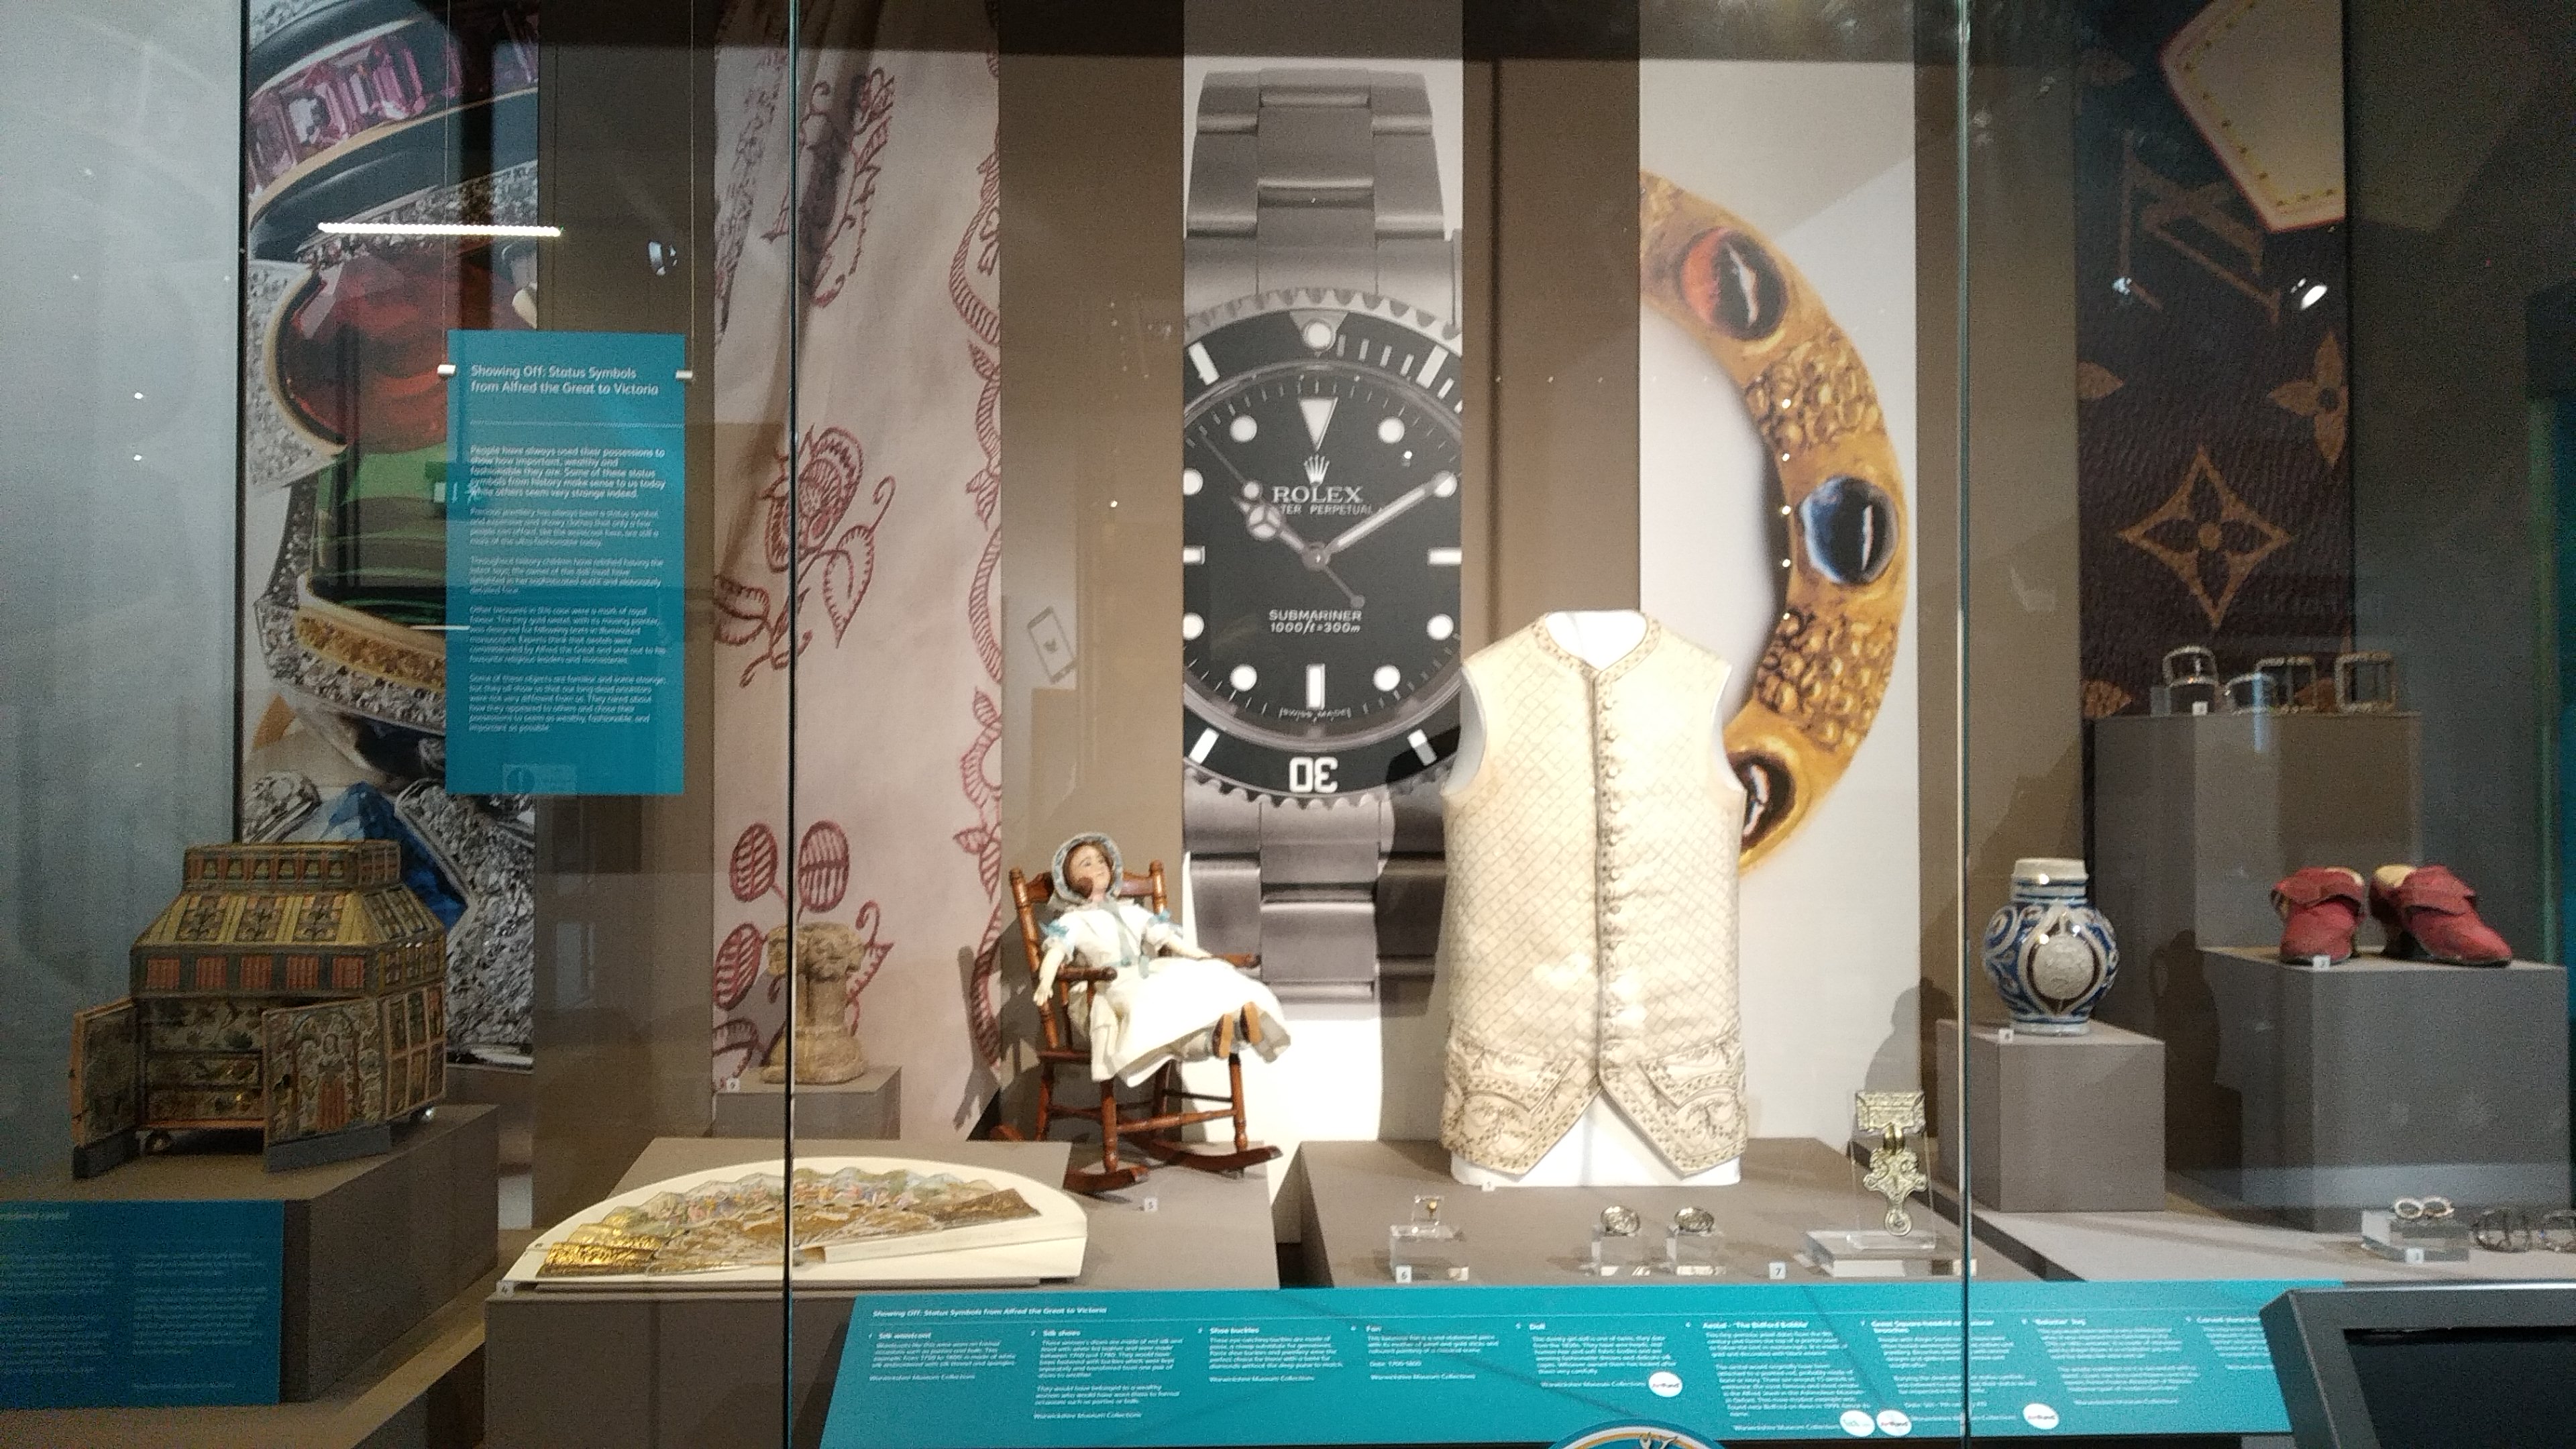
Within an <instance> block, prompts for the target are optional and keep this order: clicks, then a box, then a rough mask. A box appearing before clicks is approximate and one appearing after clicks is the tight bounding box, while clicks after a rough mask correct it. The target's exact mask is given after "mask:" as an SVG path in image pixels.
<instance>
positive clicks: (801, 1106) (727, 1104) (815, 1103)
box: [707, 1067, 903, 1141]
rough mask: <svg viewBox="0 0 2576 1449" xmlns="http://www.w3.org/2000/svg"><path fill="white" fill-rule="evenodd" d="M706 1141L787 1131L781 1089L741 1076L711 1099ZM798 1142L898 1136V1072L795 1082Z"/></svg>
mask: <svg viewBox="0 0 2576 1449" xmlns="http://www.w3.org/2000/svg"><path fill="white" fill-rule="evenodd" d="M715 1108H716V1110H715V1127H714V1128H713V1130H711V1131H709V1132H708V1134H707V1135H708V1136H710V1137H771V1138H775V1137H780V1136H782V1135H783V1134H784V1133H785V1132H786V1130H787V1088H786V1087H784V1086H782V1085H779V1084H776V1083H771V1082H764V1081H761V1080H760V1079H759V1078H758V1077H756V1076H751V1077H745V1078H744V1079H743V1080H742V1081H741V1082H740V1083H739V1084H737V1085H736V1087H735V1088H734V1090H732V1091H730V1092H718V1093H716V1096H715ZM796 1135H797V1136H798V1137H853V1138H863V1139H867V1140H870V1141H875V1140H880V1139H892V1138H896V1137H900V1136H902V1135H903V1068H901V1067H871V1068H869V1069H868V1071H867V1072H866V1073H865V1074H863V1075H862V1076H860V1078H859V1079H858V1080H857V1081H854V1082H832V1083H829V1084H818V1083H814V1082H805V1083H800V1084H799V1085H798V1086H797V1088H796Z"/></svg>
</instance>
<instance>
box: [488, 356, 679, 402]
mask: <svg viewBox="0 0 2576 1449" xmlns="http://www.w3.org/2000/svg"><path fill="white" fill-rule="evenodd" d="M636 376H637V373H636V371H635V369H634V368H631V367H554V366H540V365H534V364H531V365H528V366H523V367H497V366H494V365H492V364H490V363H482V362H477V363H474V364H472V365H471V366H469V367H468V368H467V369H466V376H465V386H466V389H467V390H468V391H470V392H493V393H502V392H525V393H566V394H592V395H596V394H603V393H604V394H606V395H608V396H611V397H660V396H661V395H662V385H661V384H660V383H658V382H637V381H636V380H635V379H636Z"/></svg>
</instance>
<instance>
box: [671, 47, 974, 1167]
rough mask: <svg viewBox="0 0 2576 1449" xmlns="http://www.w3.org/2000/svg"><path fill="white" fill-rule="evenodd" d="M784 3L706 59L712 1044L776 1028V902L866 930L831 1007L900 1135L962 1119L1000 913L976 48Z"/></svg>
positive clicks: (950, 1127)
mask: <svg viewBox="0 0 2576 1449" xmlns="http://www.w3.org/2000/svg"><path fill="white" fill-rule="evenodd" d="M934 8H936V9H939V10H941V11H943V12H944V13H943V14H942V15H941V17H940V22H941V28H940V31H939V32H938V34H937V35H936V36H934V35H933V33H932V31H931V30H930V28H929V27H930V24H931V16H930V14H929V12H930V11H931V10H932V9H934ZM802 9H803V13H804V17H805V25H806V34H805V36H804V43H803V45H802V46H801V47H800V48H799V50H798V54H797V56H796V65H795V68H794V73H793V74H790V73H789V64H788V55H787V50H786V47H785V25H786V18H785V12H786V6H785V4H784V3H783V0H738V3H736V4H735V5H734V6H733V7H732V9H731V10H730V11H729V12H728V14H727V16H726V18H725V22H724V29H723V32H722V34H721V35H720V37H719V43H720V47H721V48H720V49H719V51H718V59H717V68H716V85H717V96H716V107H717V137H716V157H717V163H716V165H717V187H718V193H717V198H716V204H717V206H718V208H719V210H718V214H717V218H716V225H715V242H716V255H715V258H714V267H715V273H716V326H717V338H716V351H715V384H716V421H717V469H716V479H715V489H716V495H715V506H716V518H717V530H718V531H717V539H716V569H717V576H716V579H715V581H714V589H715V600H716V608H717V628H716V639H717V648H716V662H715V671H716V680H715V682H716V704H715V718H714V729H715V759H716V764H715V812H716V841H717V848H718V850H719V851H720V852H722V853H723V858H722V859H721V860H720V861H719V862H718V863H717V869H716V871H715V882H716V884H715V891H716V912H715V939H714V940H713V942H712V943H711V945H712V949H713V963H712V967H713V969H712V973H711V984H712V1003H713V1008H714V1042H713V1057H712V1062H711V1068H712V1073H713V1079H714V1081H715V1083H716V1084H717V1085H718V1086H719V1087H721V1086H722V1085H723V1083H724V1082H725V1081H726V1080H727V1079H729V1078H731V1077H734V1076H736V1075H737V1074H740V1073H743V1072H745V1071H747V1070H750V1069H754V1068H756V1067H757V1065H758V1063H759V1061H760V1060H761V1058H762V1056H763V1055H764V1054H765V1053H766V1052H767V1050H768V1049H769V1046H770V1045H771V1044H772V1043H773V1042H774V1041H775V1040H776V1039H777V1036H778V1033H779V1031H780V1029H781V1027H782V1026H783V1025H784V1023H785V1019H786V1017H785V1000H784V993H783V991H782V990H780V989H779V983H778V982H776V981H775V980H774V979H773V978H765V977H763V976H762V975H761V974H760V957H761V951H760V943H761V941H762V939H763V938H764V937H765V936H766V935H767V933H768V932H769V931H770V930H771V929H772V928H773V927H776V926H780V925H783V924H784V923H785V922H786V920H787V918H788V914H789V910H790V902H791V901H793V903H794V907H795V909H796V911H797V912H798V919H800V920H802V921H820V920H831V921H838V922H846V923H848V924H850V925H852V926H853V927H854V928H855V929H856V930H857V932H858V934H859V938H860V940H861V941H862V942H863V943H865V948H866V951H867V961H868V963H869V967H868V970H867V971H866V972H865V973H863V975H864V979H865V989H864V990H862V991H858V992H856V993H854V995H853V997H852V1002H853V1015H854V1016H855V1017H856V1019H857V1025H858V1030H859V1035H860V1041H861V1044H862V1045H863V1046H864V1048H865V1049H866V1051H867V1054H868V1058H869V1060H870V1062H871V1063H872V1064H873V1065H878V1066H895V1067H900V1068H901V1069H902V1072H903V1084H902V1095H903V1130H904V1132H905V1134H906V1135H926V1136H927V1135H938V1134H942V1133H962V1131H963V1130H964V1128H965V1127H966V1126H967V1125H969V1124H971V1123H972V1122H973V1120H974V1117H975V1114H976V1112H977V1110H978V1109H980V1107H981V1105H982V1100H983V1097H984V1095H985V1094H986V1092H987V1091H988V1090H989V1088H988V1086H987V1085H986V1084H987V1083H989V1081H990V1080H991V1076H990V1072H989V1069H988V1068H987V1066H986V1064H987V1063H989V1062H991V1061H992V1060H993V1059H994V1058H995V1057H996V1056H997V1055H998V1052H999V1042H998V1034H997V1031H996V1028H995V1025H994V1018H993V1003H994V997H995V994H996V993H995V987H994V982H993V965H994V947H995V943H996V942H997V941H998V940H999V939H1000V935H1001V926H1002V920H1003V911H1004V906H1003V902H1002V892H1001V842H1000V837H999V834H998V833H997V832H998V825H999V821H1000V813H1001V812H1000V787H999V785H998V783H997V780H998V778H999V773H1000V762H999V758H998V755H997V748H998V746H999V743H1000V740H1001V727H1002V726H1001V708H1000V695H1001V652H1000V645H999V640H998V639H997V637H996V635H995V632H994V591H995V570H996V566H997V565H998V564H999V562H1000V558H1001V533H1000V522H1001V518H1000V488H1001V464H1000V425H999V417H998V404H999V398H1000V386H1001V384H1000V377H1001V346H1000V344H1001V327H1000V314H999V311H998V308H999V305H1000V298H1001V287H1000V281H1001V279H1000V275H999V270H998V251H997V245H996V237H997V233H996V227H997V216H998V210H997V208H998V198H999V173H998V170H997V160H996V157H995V153H994V135H995V125H996V122H997V119H998V109H997V90H996V76H997V65H996V61H995V58H994V56H993V54H992V53H991V51H990V48H989V45H987V46H986V48H985V49H984V50H983V51H982V52H981V53H979V52H977V51H976V50H974V49H967V48H960V47H958V46H957V45H956V43H955V9H956V7H953V6H948V7H934V6H932V5H929V4H919V5H912V4H905V3H900V0H895V3H887V0H842V3H833V0H820V3H817V0H808V3H807V4H805V5H804V6H803V7H802ZM791 154H792V156H793V158H794V165H793V167H792V168H791V166H790V164H789V163H790V157H791ZM791 170H792V171H793V172H794V185H795V187H796V190H797V193H798V194H797V195H796V196H795V198H794V200H793V204H792V205H791V201H790V196H789V186H790V172H791ZM790 306H793V307H794V308H795V310H796V326H795V328H794V329H793V336H792V345H793V348H794V361H795V367H794V369H793V374H792V375H793V377H794V386H795V387H796V389H797V392H796V397H795V403H796V407H795V414H796V416H795V423H794V425H795V429H796V433H797V437H798V447H797V448H796V449H795V455H796V460H797V461H796V466H797V469H798V475H797V478H796V488H795V493H796V506H795V507H794V508H793V509H792V510H791V508H790V500H789V480H788V465H789V460H788V452H789V450H788V448H787V447H786V445H785V439H786V432H785V429H786V427H787V419H788V412H789V408H788V389H789V386H790V378H791V370H790V367H789V357H790V348H791V327H790V317H789V308H790ZM791 530H792V534H793V539H794V545H795V546H794V548H793V550H792V557H791V549H790V537H791ZM791 567H792V569H793V574H794V576H793V577H792V578H791V577H790V570H791ZM791 600H792V601H793V613H792V616H791V610H790V604H791ZM791 669H792V672H793V677H794V694H795V705H794V708H795V720H794V729H793V732H792V734H793V738H792V739H791V731H790V729H789V720H788V710H789V683H790V673H791ZM791 749H792V750H793V751H794V772H795V790H796V799H795V810H794V820H793V827H792V838H791V828H790V821H789V812H788V809H787V804H788V800H787V781H788V774H789V763H790V755H789V752H790V750H791Z"/></svg>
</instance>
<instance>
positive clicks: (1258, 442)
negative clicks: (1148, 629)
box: [1181, 293, 1464, 795]
mask: <svg viewBox="0 0 2576 1449" xmlns="http://www.w3.org/2000/svg"><path fill="white" fill-rule="evenodd" d="M1333 297H1338V298H1339V299H1340V300H1342V301H1344V302H1348V303H1351V304H1352V305H1348V306H1336V305H1329V303H1330V301H1331V300H1332V299H1333ZM1309 303H1313V304H1315V305H1307V304H1309ZM1257 308H1262V309H1266V310H1258V309H1257ZM1399 312H1400V309H1398V308H1395V307H1393V306H1391V305H1386V304H1378V303H1373V302H1369V301H1366V300H1365V299H1355V298H1353V297H1351V295H1350V294H1347V293H1345V294H1329V295H1328V294H1324V293H1282V294H1274V295H1273V296H1270V297H1266V298H1264V299H1262V301H1261V303H1259V304H1249V305H1246V306H1244V307H1243V308H1242V309H1241V310H1240V311H1226V312H1219V313H1215V314H1211V315H1209V316H1207V317H1204V318H1202V319H1200V324H1199V325H1197V326H1195V327H1194V328H1193V332H1192V335H1191V337H1190V339H1189V341H1188V343H1187V345H1186V348H1185V351H1184V356H1183V359H1182V387H1183V397H1184V402H1185V407H1184V412H1183V417H1182V425H1181V464H1182V471H1181V493H1182V500H1181V501H1182V540H1181V541H1182V549H1181V565H1182V567H1181V579H1182V582H1181V599H1182V604H1181V607H1182V610H1183V613H1182V615H1181V641H1182V642H1181V656H1182V663H1183V669H1184V674H1185V677H1186V680H1187V685H1188V687H1187V693H1186V699H1185V707H1184V714H1183V720H1182V730H1183V737H1182V748H1183V750H1184V751H1185V752H1186V753H1187V754H1188V756H1189V759H1190V761H1191V762H1192V764H1193V765H1194V766H1196V767H1197V768H1198V769H1199V770H1200V771H1201V772H1203V773H1205V774H1208V775H1210V776H1213V777H1215V778H1217V779H1219V780H1222V781H1227V782H1231V783H1233V784H1236V785H1240V786H1243V787H1246V788H1248V789H1252V790H1255V791H1258V792H1261V793H1264V794H1278V795H1331V794H1339V793H1348V792H1353V791H1359V790H1367V789H1372V788H1375V787H1379V786H1384V785H1387V784H1390V783H1393V782H1395V781H1398V780H1401V779H1404V778H1405V777H1407V776H1409V775H1414V774H1419V773H1420V772H1422V771H1423V770H1425V769H1428V768H1430V767H1431V766H1433V765H1435V764H1437V763H1439V762H1440V761H1441V760H1443V759H1445V758H1447V756H1448V754H1449V753H1450V751H1451V750H1452V749H1453V748H1454V747H1455V745H1456V741H1457V728H1458V725H1457V689H1458V572H1459V558H1460V552H1459V486H1458V474H1459V410H1460V403H1461V401H1462V398H1463V393H1464V387H1463V384H1462V381H1461V379H1460V378H1459V377H1458V375H1457V368H1458V353H1457V345H1456V339H1455V335H1454V334H1446V335H1444V334H1442V333H1440V332H1438V331H1435V330H1433V329H1432V328H1431V327H1429V326H1428V325H1427V324H1422V323H1418V322H1416V321H1413V320H1409V319H1411V318H1412V316H1413V314H1411V313H1410V312H1402V313H1401V317H1400V316H1399Z"/></svg>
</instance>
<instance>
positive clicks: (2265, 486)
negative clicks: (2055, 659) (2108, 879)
mask: <svg viewBox="0 0 2576 1449" xmlns="http://www.w3.org/2000/svg"><path fill="white" fill-rule="evenodd" d="M2253 3H2254V0H2215V5H2216V6H2222V7H2227V8H2229V9H2236V10H2242V9H2250V8H2251V7H2252V4H2253ZM2209 8H2212V6H2210V5H2205V4H2204V3H2202V0H2180V3H2176V0H2159V3H2143V4H2141V3H2120V4H2110V3H2097V4H2094V5H2092V6H2091V7H2089V9H2090V14H2089V15H2088V16H2087V18H2086V20H2085V23H2084V27H2083V30H2082V33H2081V36H2080V40H2079V59H2078V63H2077V84H2078V86H2079V87H2080V92H2079V95H2078V98H2077V111H2076V122H2075V144H2076V278H2077V288H2078V293H2077V304H2076V316H2077V356H2078V359H2079V360H2078V363H2077V367H2076V376H2075V378H2074V384H2075V387H2076V389H2077V396H2078V397H2079V398H2080V399H2081V403H2080V408H2081V411H2080V413H2079V417H2078V425H2077V454H2078V465H2077V466H2078V470H2079V471H2078V485H2079V486H2078V493H2079V498H2080V526H2081V533H2082V549H2083V557H2082V574H2081V577H2082V591H2083V661H2084V712H2085V714H2086V715H2087V716H2100V715H2105V714H2118V713H2123V712H2130V711H2143V710H2144V709H2145V708H2146V707H2147V691H2148V688H2149V687H2150V686H2151V685H2152V684H2154V683H2155V681H2156V678H2157V664H2158V661H2159V660H2160V659H2161V658H2162V656H2163V654H2164V652H2165V651H2166V650H2168V649H2170V648H2173V647H2174V646H2175V645H2178V644H2207V645H2209V646H2210V647H2211V648H2213V649H2215V650H2216V651H2217V653H2218V657H2219V662H2220V665H2221V667H2222V668H2223V669H2224V670H2226V671H2227V672H2230V673H2234V672H2237V671H2241V670H2244V669H2250V668H2251V667H2253V662H2254V660H2255V659H2257V658H2259V657H2261V656H2263V655H2267V654H2280V653H2318V652H2329V651H2333V650H2337V649H2341V648H2344V647H2348V646H2347V643H2346V641H2347V640H2348V639H2349V638H2350V637H2351V633H2352V621H2353V572H2352V571H2353V550H2352V490H2351V460H2350V457H2349V455H2348V453H2347V451H2346V439H2347V424H2346V408H2347V397H2348V392H2347V388H2346V386H2345V379H2346V370H2347V366H2348V359H2349V357H2350V331H2349V328H2348V326H2347V323H2346V316H2347V313H2346V300H2345V299H2346V290H2347V289H2346V287H2345V236H2344V229H2345V226H2346V225H2347V223H2343V222H2330V223H2326V224H2323V225H2316V226H2310V227H2306V228H2303V229H2300V230H2294V231H2277V232H2276V231H2269V230H2267V229H2266V228H2265V227H2264V225H2263V223H2262V222H2261V221H2260V220H2258V219H2257V217H2256V215H2255V212H2254V209H2253V208H2252V207H2251V206H2250V205H2249V204H2248V203H2247V201H2246V199H2245V197H2244V196H2243V194H2242V193H2241V192H2240V191H2239V190H2238V188H2237V186H2236V184H2235V182H2233V181H2232V180H2230V178H2229V175H2228V172H2227V170H2226V169H2225V168H2223V167H2222V166H2221V165H2220V164H2219V161H2218V158H2217V157H2216V156H2215V155H2214V154H2213V153H2212V151H2211V149H2210V146H2209V144H2208V142H2207V141H2206V140H2205V139H2204V136H2203V133H2202V131H2201V130H2200V129H2199V128H2197V127H2195V126H2194V124H2193V122H2192V120H2191V119H2190V118H2189V117H2187V116H2186V115H2185V114H2184V111H2183V109H2182V107H2181V106H2180V105H2179V104H2178V103H2177V101H2176V100H2175V96H2174V92H2173V90H2172V88H2171V86H2170V85H2169V83H2168V81H2167V78H2166V74H2165V72H2164V70H2163V69H2162V68H2160V66H2159V54H2160V52H2162V51H2163V50H2164V49H2165V47H2166V46H2167V45H2168V44H2169V43H2170V42H2171V41H2172V39H2173V37H2174V36H2175V34H2176V33H2177V32H2178V31H2180V30H2182V29H2183V27H2185V26H2186V25H2188V24H2189V23H2190V22H2191V21H2192V20H2193V19H2194V17H2195V16H2197V15H2198V14H2200V13H2201V12H2202V11H2203V10H2204V9H2209ZM2339 96H2340V88H2339V86H2337V85H2332V84H2331V83H2329V84H2328V85H2327V87H2326V90H2325V94H2324V95H2323V97H2322V99H2323V104H2322V105H2321V106H2319V107H2318V108H2317V110H2316V112H2315V114H2316V115H2317V117H2318V121H2317V123H2318V124H2324V125H2334V126H2336V127H2340V125H2341V113H2340V110H2339V107H2338V105H2337V102H2338V99H2339Z"/></svg>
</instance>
